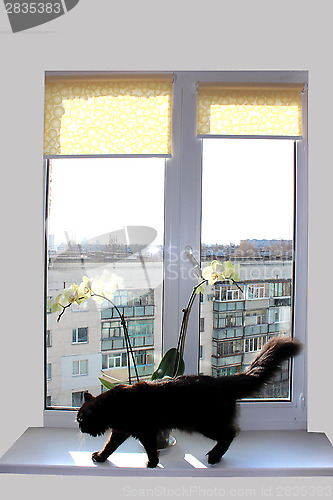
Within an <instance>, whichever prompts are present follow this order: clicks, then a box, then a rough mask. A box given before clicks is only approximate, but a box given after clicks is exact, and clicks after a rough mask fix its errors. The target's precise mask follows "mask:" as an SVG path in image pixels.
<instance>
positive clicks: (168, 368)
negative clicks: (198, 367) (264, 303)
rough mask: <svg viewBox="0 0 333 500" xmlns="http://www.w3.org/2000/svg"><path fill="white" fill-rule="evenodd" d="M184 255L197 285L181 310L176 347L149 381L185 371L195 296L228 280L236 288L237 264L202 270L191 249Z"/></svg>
mask: <svg viewBox="0 0 333 500" xmlns="http://www.w3.org/2000/svg"><path fill="white" fill-rule="evenodd" d="M185 255H186V257H187V259H188V260H189V262H190V263H191V264H192V266H193V270H194V274H195V275H196V277H197V279H198V281H199V282H198V284H197V285H195V286H194V287H193V290H192V293H191V295H190V299H189V301H188V304H187V306H186V307H185V309H183V319H182V323H181V327H180V332H179V336H178V343H177V347H176V348H175V347H172V348H171V349H169V350H168V351H167V352H166V353H165V354H164V356H163V358H162V360H161V362H160V364H159V366H158V368H157V369H156V370H155V372H154V373H153V374H152V377H151V379H152V380H155V379H159V378H163V377H171V378H173V377H178V376H179V375H182V374H183V373H184V371H185V362H184V359H183V355H184V347H185V338H186V333H187V325H188V320H189V316H190V312H191V309H192V306H193V303H194V300H195V297H196V295H198V294H199V293H202V294H204V293H206V291H207V285H210V286H211V285H214V284H215V283H216V282H217V281H225V280H229V282H230V283H231V284H235V285H236V286H237V287H238V288H240V287H239V286H238V285H237V281H238V280H239V273H240V267H239V264H236V265H235V266H233V265H232V263H231V262H230V261H226V262H223V263H221V262H219V261H218V260H213V261H212V262H211V263H210V264H209V265H208V266H206V267H205V268H204V269H201V268H200V265H199V264H198V262H197V260H196V259H195V257H194V256H193V253H192V249H191V247H187V248H186V249H185Z"/></svg>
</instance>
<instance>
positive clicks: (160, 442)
mask: <svg viewBox="0 0 333 500" xmlns="http://www.w3.org/2000/svg"><path fill="white" fill-rule="evenodd" d="M156 438H157V449H158V450H165V449H167V448H171V446H174V445H175V444H176V439H175V438H174V437H173V436H171V435H170V431H169V430H168V429H167V430H164V429H163V430H160V431H158V433H157V436H156Z"/></svg>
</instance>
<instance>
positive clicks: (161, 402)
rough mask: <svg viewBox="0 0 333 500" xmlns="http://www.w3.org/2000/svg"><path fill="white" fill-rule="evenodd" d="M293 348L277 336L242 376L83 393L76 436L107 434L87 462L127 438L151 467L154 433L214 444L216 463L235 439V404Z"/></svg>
mask: <svg viewBox="0 0 333 500" xmlns="http://www.w3.org/2000/svg"><path fill="white" fill-rule="evenodd" d="M299 348H300V346H299V344H298V343H297V342H296V341H293V340H290V339H287V338H286V337H279V336H277V337H274V338H272V339H271V340H269V341H268V342H267V344H266V345H265V346H264V348H263V349H262V351H261V352H260V354H259V356H258V357H257V358H256V359H255V360H254V361H253V363H252V364H251V365H250V366H249V367H248V369H247V370H246V371H245V372H243V373H239V374H236V375H232V376H228V377H217V378H214V377H210V376H207V375H183V376H181V377H177V378H174V379H162V380H155V381H153V382H151V381H149V382H138V383H136V384H134V385H118V386H116V387H114V388H113V389H111V390H110V391H107V392H104V393H102V394H100V395H99V396H97V397H93V396H92V395H91V394H89V393H86V394H85V403H84V404H83V405H82V407H81V408H80V410H79V412H78V416H77V421H78V422H79V427H80V430H81V432H84V433H88V434H90V435H91V436H98V435H102V434H104V432H105V431H106V430H108V429H112V433H111V436H110V438H109V440H108V441H107V443H106V445H105V446H104V448H103V450H101V451H100V452H95V453H93V455H92V458H93V460H94V461H96V462H104V461H105V460H106V459H107V458H108V457H109V456H110V455H111V453H113V452H114V451H115V450H116V449H117V448H118V446H120V444H121V443H123V442H124V441H125V439H127V438H128V437H129V436H133V437H135V438H136V439H139V440H140V441H141V443H142V445H143V446H144V448H145V450H146V452H147V455H148V463H147V466H148V467H156V465H157V464H158V451H157V445H156V434H157V432H158V431H159V430H162V429H180V430H182V431H187V432H199V433H201V434H203V435H204V436H206V437H208V438H211V439H214V440H215V441H217V444H216V445H215V446H214V447H213V448H212V449H211V450H210V451H209V452H208V453H207V455H208V463H210V464H215V463H217V462H218V461H219V460H220V459H221V457H222V456H223V455H224V453H225V452H226V451H227V449H228V448H229V446H230V444H231V442H232V440H233V439H234V437H235V435H236V422H235V420H236V400H238V399H240V398H244V397H248V396H250V395H251V394H253V393H254V392H255V391H257V390H258V389H260V387H261V386H262V385H263V384H264V383H265V382H267V381H268V380H269V379H270V378H271V377H272V375H273V374H274V373H275V372H276V371H277V369H278V367H279V364H280V363H281V362H282V361H284V360H286V359H288V358H289V357H291V356H293V355H295V354H296V353H297V352H298V351H299Z"/></svg>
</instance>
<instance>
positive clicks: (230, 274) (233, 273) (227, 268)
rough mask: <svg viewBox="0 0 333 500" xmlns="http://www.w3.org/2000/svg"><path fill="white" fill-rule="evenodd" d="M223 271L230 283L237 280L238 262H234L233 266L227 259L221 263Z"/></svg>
mask: <svg viewBox="0 0 333 500" xmlns="http://www.w3.org/2000/svg"><path fill="white" fill-rule="evenodd" d="M223 271H224V275H225V279H228V280H229V281H230V283H232V282H233V281H238V280H239V273H240V265H239V264H235V266H233V265H232V264H231V262H230V261H229V260H228V261H227V262H224V263H223Z"/></svg>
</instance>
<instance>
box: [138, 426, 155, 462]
mask: <svg viewBox="0 0 333 500" xmlns="http://www.w3.org/2000/svg"><path fill="white" fill-rule="evenodd" d="M137 437H138V439H139V441H140V442H141V444H142V445H143V446H144V448H145V450H146V453H147V456H148V462H147V467H149V468H150V469H153V468H154V467H156V466H157V464H158V462H159V459H158V451H157V442H156V434H155V433H153V432H152V433H146V434H140V435H139V436H137Z"/></svg>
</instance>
